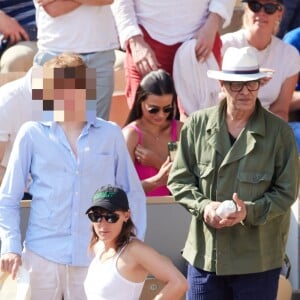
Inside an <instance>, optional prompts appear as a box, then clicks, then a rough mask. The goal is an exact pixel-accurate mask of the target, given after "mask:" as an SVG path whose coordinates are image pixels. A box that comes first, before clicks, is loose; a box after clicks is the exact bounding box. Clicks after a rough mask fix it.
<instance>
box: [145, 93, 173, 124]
mask: <svg viewBox="0 0 300 300" xmlns="http://www.w3.org/2000/svg"><path fill="white" fill-rule="evenodd" d="M172 97H173V95H171V94H166V95H162V96H157V95H149V96H148V97H147V99H146V100H145V101H143V103H142V112H143V122H146V123H149V125H151V124H152V126H157V125H159V126H160V127H161V128H163V127H165V126H169V122H170V121H169V120H167V118H168V115H169V113H164V112H163V110H162V108H165V107H170V106H172ZM150 107H157V108H161V109H160V111H159V112H158V113H156V114H150V113H149V112H148V111H147V108H148V109H149V108H150Z"/></svg>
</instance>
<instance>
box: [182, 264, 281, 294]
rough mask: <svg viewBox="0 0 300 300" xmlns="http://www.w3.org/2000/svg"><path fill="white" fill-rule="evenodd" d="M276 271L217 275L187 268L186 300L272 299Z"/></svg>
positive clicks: (275, 283)
mask: <svg viewBox="0 0 300 300" xmlns="http://www.w3.org/2000/svg"><path fill="white" fill-rule="evenodd" d="M280 270H281V269H280V268H279V269H274V270H270V271H266V272H261V273H253V274H244V275H226V276H219V275H216V273H213V272H206V271H203V270H200V269H198V268H195V267H193V266H192V265H190V264H189V265H188V274H187V278H188V283H189V286H190V288H189V290H188V292H187V297H186V299H187V300H276V296H277V289H278V281H279V275H280Z"/></svg>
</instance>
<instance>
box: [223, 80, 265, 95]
mask: <svg viewBox="0 0 300 300" xmlns="http://www.w3.org/2000/svg"><path fill="white" fill-rule="evenodd" d="M225 84H228V85H229V87H230V90H231V91H232V92H240V91H241V90H242V89H243V88H244V86H246V87H247V89H248V91H250V92H254V91H257V90H258V89H259V86H260V81H259V80H252V81H245V82H239V81H233V82H229V81H226V82H225Z"/></svg>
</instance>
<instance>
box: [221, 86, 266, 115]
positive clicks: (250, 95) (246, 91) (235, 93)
mask: <svg viewBox="0 0 300 300" xmlns="http://www.w3.org/2000/svg"><path fill="white" fill-rule="evenodd" d="M259 86H260V82H259V80H253V81H246V82H237V81H236V82H223V91H224V93H225V94H226V99H227V108H228V111H229V112H242V113H246V114H251V113H252V112H253V111H254V109H255V103H256V98H257V94H258V89H259Z"/></svg>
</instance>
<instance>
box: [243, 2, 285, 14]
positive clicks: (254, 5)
mask: <svg viewBox="0 0 300 300" xmlns="http://www.w3.org/2000/svg"><path fill="white" fill-rule="evenodd" d="M248 7H249V8H250V10H251V11H253V12H255V13H258V12H260V11H261V9H262V8H263V9H264V12H265V13H266V14H268V15H272V14H274V13H275V12H276V11H277V10H278V11H282V7H281V6H280V5H279V4H278V3H266V4H261V3H259V2H257V1H249V2H248Z"/></svg>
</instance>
